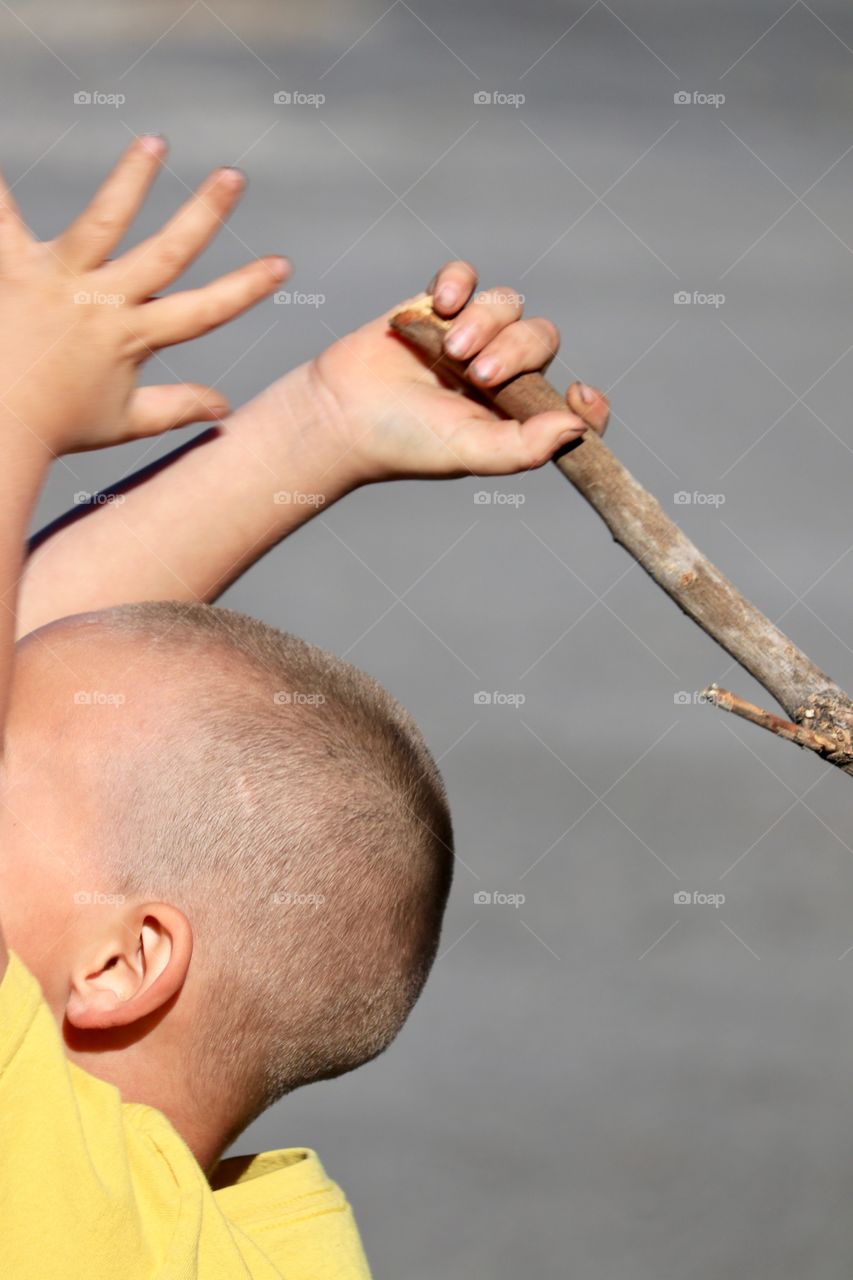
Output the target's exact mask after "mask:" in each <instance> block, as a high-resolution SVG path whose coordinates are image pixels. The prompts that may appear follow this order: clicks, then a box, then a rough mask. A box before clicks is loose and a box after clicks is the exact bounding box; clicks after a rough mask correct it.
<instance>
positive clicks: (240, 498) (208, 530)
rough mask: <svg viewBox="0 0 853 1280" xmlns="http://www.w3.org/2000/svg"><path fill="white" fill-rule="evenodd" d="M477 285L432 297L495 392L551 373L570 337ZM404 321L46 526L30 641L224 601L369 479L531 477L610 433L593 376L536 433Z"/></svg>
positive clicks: (453, 282) (378, 328)
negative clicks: (104, 617)
mask: <svg viewBox="0 0 853 1280" xmlns="http://www.w3.org/2000/svg"><path fill="white" fill-rule="evenodd" d="M475 286H476V276H475V273H474V270H473V268H472V267H470V266H469V265H468V264H467V263H448V264H447V265H446V266H445V267H443V268H442V269H441V271H439V272H438V274H437V276H436V278H435V280H434V281H433V282H432V285H431V289H430V291H431V292H434V294H435V297H436V306H437V307H438V309H439V310H441V311H442V312H443V314H445V315H449V316H453V315H457V314H458V320H457V325H456V328H457V330H458V329H461V328H462V327H463V324H464V325H465V326H469V327H471V328H472V334H471V348H470V351H469V354H471V355H472V354H476V353H477V352H478V351H479V352H480V354H481V358H484V357H486V356H491V357H492V358H493V359H496V360H497V361H498V362H499V367H498V368H497V369H496V370H495V371H494V373H493V374H492V376H491V377H490V378H488V379H484V384H488V383H495V382H500V381H503V380H504V379H505V378H508V377H511V376H513V375H514V374H516V373H520V372H522V371H523V370H526V369H533V368H538V369H541V368H544V367H545V366H546V365H547V364H548V363H549V361H550V360H551V358H552V357H553V355H554V353H555V351H556V347H557V343H558V340H559V335H558V333H557V331H556V329H555V328H554V326H553V325H551V324H550V323H549V322H548V321H545V320H537V319H532V320H529V321H525V320H522V319H521V309H522V308H521V305H520V302H518V301H517V295H515V294H514V293H513V292H512V291H509V290H505V289H503V290H502V289H494V290H490V291H489V292H488V293H483V294H480V295H477V297H476V298H474V300H473V301H471V297H472V294H473V291H474V288H475ZM447 290H450V291H451V294H450V297H449V298H447V297H446V291H447ZM454 290H455V296H453V291H454ZM466 304H468V305H466ZM395 309H396V308H395ZM389 314H391V313H387V314H386V315H383V316H380V317H379V318H378V319H377V320H375V321H373V322H371V323H370V324H368V325H365V326H364V327H363V328H362V329H359V330H358V331H357V332H356V333H354V334H352V335H350V336H349V337H347V338H344V339H342V340H341V341H340V342H337V343H335V344H334V346H332V347H330V348H329V349H328V350H327V351H325V352H323V353H322V355H321V356H319V357H318V358H317V359H316V360H315V361H312V362H311V363H310V364H308V365H304V366H302V367H301V368H299V369H296V370H294V371H293V372H292V373H290V374H288V375H286V376H285V377H284V378H281V379H280V380H279V381H278V382H277V383H274V384H273V385H272V386H271V387H269V388H268V389H267V390H266V391H264V392H263V393H262V394H261V395H259V396H258V397H256V398H255V399H254V400H253V401H251V402H250V403H249V404H247V405H245V406H244V407H243V408H242V409H240V410H239V411H238V412H237V413H236V414H234V416H233V417H232V418H230V419H229V420H228V421H227V423H226V424H225V425H224V426H223V427H222V428H217V429H216V430H215V431H213V432H210V433H207V434H206V435H205V436H203V437H200V439H199V440H198V441H195V442H193V443H192V444H191V445H190V446H187V447H185V448H183V449H181V450H177V451H176V453H175V454H173V455H171V457H170V458H169V459H167V460H166V462H165V463H163V464H159V465H158V466H157V467H156V468H153V469H149V471H148V472H146V473H142V474H141V475H140V476H138V477H134V478H133V479H132V480H131V481H130V482H129V483H128V484H127V485H125V486H124V488H123V490H122V491H121V494H120V497H121V501H120V502H104V503H101V504H99V505H97V506H95V507H93V508H87V509H85V514H83V513H81V511H80V510H79V509H78V510H77V511H74V512H71V513H70V514H69V516H68V517H65V518H63V520H61V521H59V522H57V524H56V525H54V526H51V527H50V528H49V529H48V530H46V531H44V533H43V534H42V535H40V537H39V539H37V541H36V544H35V546H34V549H33V552H32V554H31V556H30V559H29V561H28V563H27V568H26V573H25V576H24V582H23V590H22V602H21V615H20V631H21V633H24V632H26V631H28V630H31V629H33V628H34V627H37V626H40V625H42V624H43V623H46V622H49V621H51V620H52V619H54V618H57V617H61V616H63V615H65V614H69V613H74V612H79V611H82V610H87V609H98V608H104V607H107V606H109V605H112V604H117V603H121V602H124V601H127V600H128V599H136V600H144V599H163V598H169V599H186V600H207V601H211V600H215V599H216V597H217V596H218V595H220V594H221V592H222V591H224V590H225V588H226V587H227V586H228V585H229V584H230V583H231V582H232V581H233V580H234V579H235V578H237V577H239V575H240V574H241V573H243V572H244V571H245V570H246V569H247V568H248V567H249V566H250V565H251V564H253V563H254V562H255V561H256V560H257V559H258V558H259V557H260V556H262V555H263V554H264V553H265V552H266V551H267V550H268V549H269V548H270V547H272V546H274V545H275V544H276V543H277V542H279V541H280V540H281V539H282V538H283V537H285V536H286V535H287V534H289V533H290V532H292V531H293V530H294V529H295V528H297V527H298V526H299V525H301V524H303V523H304V522H305V521H306V520H309V519H310V518H311V517H312V516H314V515H316V514H317V513H318V512H319V511H322V510H324V509H325V508H326V507H327V506H328V505H329V504H330V503H332V502H334V501H335V500H337V499H338V498H340V497H341V496H343V495H344V494H345V493H347V492H349V491H350V490H352V489H354V488H356V487H358V486H359V485H361V484H365V483H369V482H371V481H374V480H381V479H387V478H391V477H393V476H399V475H410V476H417V475H459V474H464V473H466V472H471V473H473V474H486V473H500V472H512V471H518V470H523V469H526V468H528V467H530V466H536V465H541V464H542V463H543V462H545V461H546V460H547V459H548V458H549V457H550V456H551V454H552V453H553V452H554V450H555V449H556V448H557V447H558V446H559V444H560V443H562V441H563V437H564V436H566V435H568V438H571V437H572V436H575V435H577V434H578V433H579V432H580V431H582V430H583V428H584V426H585V425H589V426H592V427H594V428H596V429H598V430H603V429H604V426H605V425H606V421H607V402H606V400H605V398H604V397H603V396H601V394H600V393H598V392H594V391H591V392H588V391H585V390H584V389H583V388H581V386H580V385H579V384H577V383H575V384H573V386H572V387H571V388H570V389H569V393H568V407H569V410H570V411H571V412H567V413H565V414H559V413H558V414H545V415H540V417H539V418H538V419H533V420H531V421H530V422H528V423H527V424H525V426H524V427H520V426H519V424H517V423H511V422H504V421H500V420H499V419H498V418H497V417H495V415H494V414H492V413H491V412H489V411H488V410H487V409H484V408H481V407H480V406H479V405H476V404H474V403H473V402H472V401H470V400H467V399H465V398H462V397H460V396H459V395H458V394H456V393H455V392H452V391H449V390H447V389H446V388H444V387H443V386H442V385H441V383H440V382H439V380H438V378H436V376H435V375H434V374H432V373H430V371H429V370H428V369H426V368H425V367H424V365H423V364H422V362H421V361H420V360H419V358H418V357H417V356H415V355H414V354H413V353H412V352H411V351H409V350H408V348H407V347H406V346H405V345H404V344H403V343H401V342H400V340H399V339H398V338H397V337H396V336H395V335H394V334H393V333H392V332H391V331H390V330H389V329H388V326H387V319H388V315H389ZM585 395H588V396H589V397H590V398H589V399H588V400H585V399H584V396H585ZM581 419H582V420H583V421H581ZM93 566H97V572H93Z"/></svg>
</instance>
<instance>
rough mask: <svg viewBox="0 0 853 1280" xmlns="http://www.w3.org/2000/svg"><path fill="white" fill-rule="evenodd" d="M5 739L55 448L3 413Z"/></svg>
mask: <svg viewBox="0 0 853 1280" xmlns="http://www.w3.org/2000/svg"><path fill="white" fill-rule="evenodd" d="M0 432H2V434H3V437H4V439H3V465H2V468H0V744H2V742H3V741H4V740H5V724H6V710H7V707H8V702H9V691H10V688H11V684H12V671H13V667H14V657H15V635H16V625H15V619H16V615H17V610H18V607H19V594H20V581H21V572H22V568H23V561H24V548H25V545H26V538H27V529H28V527H29V523H30V520H31V519H32V513H33V510H34V508H35V505H36V502H37V501H38V496H39V492H40V490H41V487H42V484H43V482H44V478H45V476H46V474H47V471H48V467H49V465H50V461H51V453H50V450H49V449H48V448H47V446H46V445H44V444H43V443H42V442H41V441H40V440H38V439H37V438H36V436H35V435H33V434H32V433H30V432H29V431H27V430H26V428H25V427H24V426H23V425H22V424H21V423H20V422H19V421H17V420H16V419H15V418H14V417H13V418H12V419H11V420H10V421H5V420H3V419H2V418H0Z"/></svg>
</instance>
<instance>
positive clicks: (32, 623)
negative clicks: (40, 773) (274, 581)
mask: <svg viewBox="0 0 853 1280" xmlns="http://www.w3.org/2000/svg"><path fill="white" fill-rule="evenodd" d="M355 483H356V481H355V477H354V472H352V473H351V472H350V470H349V469H348V466H347V457H346V449H345V446H343V445H342V444H340V443H339V442H338V440H337V438H336V437H335V435H334V431H333V429H332V424H331V422H330V415H329V411H328V408H327V406H326V404H325V403H324V400H323V396H322V393H321V391H320V389H319V388H318V387H317V386H316V385H315V383H314V381H313V379H312V375H311V372H310V366H302V367H301V368H299V369H296V370H294V371H293V372H292V373H290V374H288V375H287V377H285V378H282V379H281V380H280V381H279V382H277V383H275V384H274V385H273V386H272V387H270V388H268V389H267V390H266V391H264V392H262V394H261V395H259V396H257V397H256V398H255V399H254V400H252V401H250V402H249V404H247V405H245V406H243V408H242V409H239V410H238V411H237V412H236V413H235V414H234V415H233V416H232V417H231V418H229V419H228V420H227V422H226V423H225V424H224V425H223V426H222V427H221V428H218V429H217V430H215V431H210V432H206V433H204V435H202V436H201V437H199V439H198V440H197V441H195V442H193V443H192V444H191V445H190V446H185V447H184V448H182V449H179V450H176V451H175V453H174V454H172V455H170V457H169V458H168V459H166V460H165V462H164V463H163V464H158V465H157V466H156V467H155V468H151V469H148V470H147V471H145V472H142V473H140V474H139V475H138V476H136V477H132V478H131V479H130V480H129V481H128V482H127V483H126V484H123V485H122V486H120V487H118V488H116V489H115V490H113V491H111V492H113V493H115V494H116V495H117V497H118V500H112V501H107V502H104V503H102V504H99V505H97V506H96V507H94V508H86V509H85V513H84V514H82V515H80V514H78V513H71V514H70V516H69V517H68V518H67V519H66V520H64V521H62V522H58V524H57V525H56V526H53V527H52V528H51V529H49V530H48V531H47V532H46V534H44V535H40V536H39V538H38V539H36V540H35V546H34V549H33V550H32V552H31V554H30V556H29V558H28V560H27V563H26V567H25V572H24V577H23V583H22V588H21V601H20V609H19V624H18V633H19V634H26V632H28V631H31V630H33V629H34V628H36V627H39V626H42V625H43V624H45V623H47V622H50V621H52V620H53V619H55V618H59V617H63V616H66V615H68V614H72V613H81V612H84V611H87V610H94V609H102V608H107V607H109V606H110V605H114V604H120V603H126V602H128V601H132V600H158V599H159V600H164V599H169V600H204V601H212V600H215V599H216V598H217V596H219V595H220V594H221V593H222V592H223V591H224V590H225V589H226V587H227V586H228V585H229V584H230V583H231V582H233V581H234V580H235V579H236V578H238V577H239V576H240V575H241V574H242V573H243V572H245V570H246V569H248V568H249V567H250V565H252V564H253V563H254V562H255V561H256V560H258V559H259V558H260V557H261V556H262V555H263V554H264V553H265V552H266V551H268V550H269V549H270V548H271V547H272V546H274V545H275V544H276V543H278V542H279V541H280V540H281V539H282V538H284V537H286V536H287V534H289V533H290V532H292V531H293V530H294V529H295V528H297V527H298V526H299V525H301V524H304V523H305V522H306V521H307V520H310V519H311V518H312V517H313V516H314V515H316V514H317V513H318V512H319V511H321V510H324V509H325V508H326V507H328V506H329V505H330V504H331V503H332V502H335V501H337V499H338V498H340V497H342V496H343V495H344V494H345V493H347V492H348V491H349V490H350V489H351V488H353V487H354V486H355Z"/></svg>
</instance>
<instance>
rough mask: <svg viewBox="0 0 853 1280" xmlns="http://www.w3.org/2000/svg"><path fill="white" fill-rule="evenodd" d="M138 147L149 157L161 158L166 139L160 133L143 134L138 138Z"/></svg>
mask: <svg viewBox="0 0 853 1280" xmlns="http://www.w3.org/2000/svg"><path fill="white" fill-rule="evenodd" d="M139 145H140V147H141V148H142V150H143V151H147V152H149V154H150V155H152V156H161V155H162V154H163V152H164V151H165V150H166V139H165V138H164V137H163V135H162V134H161V133H143V134H142V135H141V136H140V138H139Z"/></svg>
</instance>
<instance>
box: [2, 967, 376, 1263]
mask: <svg viewBox="0 0 853 1280" xmlns="http://www.w3.org/2000/svg"><path fill="white" fill-rule="evenodd" d="M245 1163H246V1161H245V1158H243V1159H239V1158H235V1159H234V1160H232V1161H223V1162H222V1164H221V1165H220V1171H222V1170H223V1169H224V1170H225V1171H226V1172H227V1171H229V1170H231V1171H234V1173H235V1175H236V1173H237V1171H238V1170H239V1169H240V1168H241V1166H243V1165H245ZM219 1181H220V1175H218V1176H217V1182H219ZM0 1276H2V1277H4V1280H5V1278H6V1277H8V1280H54V1277H56V1278H57V1280H59V1278H60V1277H61V1280H78V1277H79V1280H83V1278H84V1277H85V1280H102V1278H103V1280H154V1278H155V1277H156V1280H230V1278H231V1277H232V1276H234V1277H240V1278H241V1280H273V1277H286V1278H287V1280H369V1271H368V1267H367V1262H366V1260H365V1257H364V1253H363V1251H362V1247H361V1241H360V1239H359V1235H358V1230H357V1228H356V1225H355V1220H354V1218H353V1215H352V1211H351V1209H350V1206H349V1204H348V1203H347V1201H346V1199H345V1197H344V1195H343V1193H342V1192H341V1190H340V1189H339V1188H338V1187H337V1186H335V1184H334V1183H333V1182H330V1181H329V1180H328V1178H327V1177H326V1175H325V1173H324V1171H323V1167H322V1165H321V1164H320V1162H319V1160H318V1159H317V1157H316V1155H315V1154H314V1152H313V1151H305V1150H290V1151H271V1152H267V1153H266V1154H265V1155H260V1156H254V1157H251V1158H250V1161H249V1164H248V1166H247V1167H246V1168H244V1169H243V1170H242V1173H240V1174H239V1177H237V1180H236V1181H235V1182H234V1183H233V1185H230V1186H225V1187H223V1188H222V1189H221V1190H217V1191H213V1190H212V1189H211V1187H210V1184H209V1183H208V1181H207V1179H206V1177H205V1175H204V1173H203V1171H202V1169H201V1167H200V1165H199V1164H198V1162H197V1161H196V1159H195V1157H194V1156H193V1154H192V1152H191V1151H190V1149H189V1147H187V1145H186V1143H185V1142H184V1141H183V1139H182V1138H180V1137H179V1135H178V1134H177V1132H176V1131H175V1130H174V1129H173V1128H172V1126H171V1125H170V1124H169V1122H168V1120H167V1119H166V1118H165V1116H163V1115H161V1114H160V1112H159V1111H155V1110H154V1109H153V1108H152V1107H146V1106H142V1105H140V1104H138V1103H124V1102H122V1100H121V1097H120V1095H119V1092H118V1090H117V1089H116V1088H115V1087H114V1086H113V1085H110V1084H107V1083H106V1082H105V1081H103V1080H99V1079H97V1078H96V1077H95V1076H92V1075H90V1074H89V1073H88V1072H87V1071H83V1070H81V1069H80V1068H79V1067H77V1066H76V1065H75V1064H74V1063H72V1062H69V1060H68V1058H67V1057H66V1056H65V1052H64V1048H63V1042H62V1037H61V1035H60V1032H59V1028H58V1027H57V1025H56V1022H55V1020H54V1018H53V1015H52V1014H51V1012H50V1010H49V1008H48V1006H47V1004H46V1003H45V1001H44V998H43V996H42V993H41V989H40V987H39V985H38V983H37V982H36V980H35V978H34V977H33V976H32V974H30V973H29V971H28V970H27V969H26V968H25V967H24V965H23V964H22V962H21V961H20V959H19V958H18V957H17V956H16V955H14V954H10V956H9V965H8V968H7V970H6V973H5V975H4V977H3V980H2V982H0Z"/></svg>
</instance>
